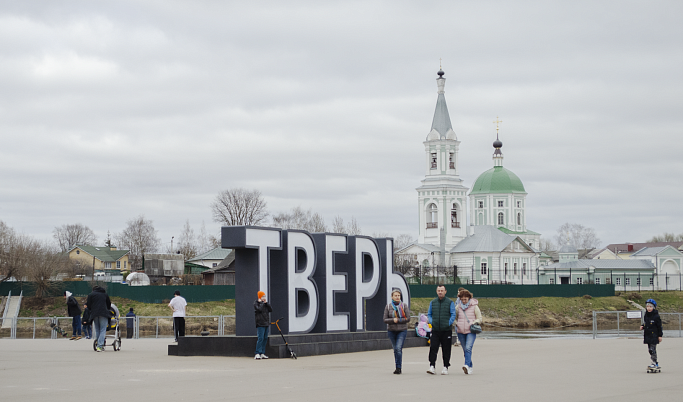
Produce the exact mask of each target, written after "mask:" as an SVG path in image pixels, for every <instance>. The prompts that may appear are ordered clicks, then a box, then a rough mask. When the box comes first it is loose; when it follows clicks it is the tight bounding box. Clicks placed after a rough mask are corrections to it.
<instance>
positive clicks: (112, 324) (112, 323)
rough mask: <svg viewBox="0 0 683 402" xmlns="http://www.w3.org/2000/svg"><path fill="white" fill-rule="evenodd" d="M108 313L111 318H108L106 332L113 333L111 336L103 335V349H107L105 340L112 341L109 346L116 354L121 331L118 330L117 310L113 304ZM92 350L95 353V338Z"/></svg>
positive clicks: (118, 348) (119, 344) (119, 348)
mask: <svg viewBox="0 0 683 402" xmlns="http://www.w3.org/2000/svg"><path fill="white" fill-rule="evenodd" d="M109 313H111V317H110V318H109V325H107V330H106V331H107V332H109V331H113V333H112V334H111V335H109V334H108V333H105V335H104V345H103V347H105V348H106V347H107V339H113V341H112V343H111V345H109V346H111V347H112V348H114V351H115V352H118V351H119V350H121V331H120V329H119V309H118V308H117V307H116V305H115V304H113V303H112V305H111V308H110V309H109ZM92 348H93V350H95V351H96V352H97V337H95V340H94V342H93V344H92Z"/></svg>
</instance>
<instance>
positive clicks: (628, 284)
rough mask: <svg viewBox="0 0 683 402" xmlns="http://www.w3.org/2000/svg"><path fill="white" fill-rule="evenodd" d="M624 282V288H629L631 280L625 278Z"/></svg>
mask: <svg viewBox="0 0 683 402" xmlns="http://www.w3.org/2000/svg"><path fill="white" fill-rule="evenodd" d="M624 281H625V282H626V283H625V285H626V286H631V278H626V279H625V280H624Z"/></svg>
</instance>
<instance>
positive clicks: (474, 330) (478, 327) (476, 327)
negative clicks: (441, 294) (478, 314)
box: [460, 306, 483, 334]
mask: <svg viewBox="0 0 683 402" xmlns="http://www.w3.org/2000/svg"><path fill="white" fill-rule="evenodd" d="M460 311H462V313H463V314H465V319H466V320H467V323H468V324H469V323H470V319H469V318H467V314H466V313H465V310H463V309H462V306H460ZM481 331H483V329H481V325H479V324H471V325H470V332H471V333H473V334H481Z"/></svg>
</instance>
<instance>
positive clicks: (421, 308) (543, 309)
mask: <svg viewBox="0 0 683 402" xmlns="http://www.w3.org/2000/svg"><path fill="white" fill-rule="evenodd" d="M475 297H476V295H475ZM649 298H653V299H655V300H657V302H658V308H659V311H661V312H683V292H640V293H637V292H617V294H616V295H615V296H612V297H596V298H592V297H590V296H584V297H573V298H564V297H538V298H525V299H480V300H479V308H480V309H481V311H482V314H483V316H484V326H487V325H488V326H495V327H503V328H560V327H581V326H590V325H592V319H593V311H594V310H597V311H628V310H635V307H633V305H631V304H630V303H629V302H628V300H632V301H634V302H635V303H638V304H640V305H641V306H644V305H645V301H646V300H647V299H649ZM431 300H432V299H430V298H413V299H412V300H411V304H412V313H413V315H418V314H420V313H425V314H426V313H427V310H428V309H429V302H430V301H431ZM79 301H82V300H79ZM112 301H113V302H114V303H115V304H116V305H117V306H118V307H119V311H121V313H122V314H125V313H126V312H128V310H129V309H130V308H131V307H132V308H133V309H134V311H135V313H136V314H137V315H140V316H165V315H170V310H169V309H168V306H167V305H166V304H165V303H161V304H157V303H142V302H138V301H135V300H129V299H123V298H119V297H114V298H112ZM21 307H22V308H21V311H20V314H19V315H20V316H21V317H47V316H62V317H63V316H66V315H67V312H66V303H65V301H64V298H63V297H52V298H44V299H38V298H35V297H27V298H24V301H23V302H22V306H21ZM233 314H235V301H234V300H224V301H216V302H206V303H190V305H189V306H188V315H193V316H199V315H204V316H206V315H233ZM610 319H612V318H611V317H600V320H610Z"/></svg>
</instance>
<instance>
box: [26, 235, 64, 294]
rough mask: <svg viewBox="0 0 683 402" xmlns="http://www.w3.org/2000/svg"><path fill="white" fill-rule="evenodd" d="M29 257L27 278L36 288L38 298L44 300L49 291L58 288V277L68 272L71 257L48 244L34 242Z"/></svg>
mask: <svg viewBox="0 0 683 402" xmlns="http://www.w3.org/2000/svg"><path fill="white" fill-rule="evenodd" d="M34 247H35V248H34V249H33V250H32V252H31V255H30V256H29V262H30V263H29V266H28V267H27V269H26V276H27V278H28V280H29V281H30V282H32V283H33V285H34V286H35V291H36V297H38V298H43V297H44V296H46V295H47V293H48V291H49V290H51V289H54V288H57V285H58V282H57V275H58V274H60V273H63V272H66V271H67V270H68V266H69V264H70V261H69V257H68V256H67V255H66V254H64V253H62V252H60V251H59V250H58V249H56V248H53V247H51V246H50V245H48V244H40V243H38V242H34Z"/></svg>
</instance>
